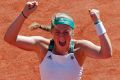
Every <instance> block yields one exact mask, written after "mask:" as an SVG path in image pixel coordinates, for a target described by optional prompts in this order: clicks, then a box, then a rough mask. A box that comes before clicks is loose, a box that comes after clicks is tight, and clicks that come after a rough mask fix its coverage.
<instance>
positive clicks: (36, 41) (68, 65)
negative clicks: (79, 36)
mask: <svg viewBox="0 0 120 80" xmlns="http://www.w3.org/2000/svg"><path fill="white" fill-rule="evenodd" d="M37 7H38V2H36V1H32V2H27V3H26V5H25V7H24V9H23V11H22V12H21V14H20V15H19V16H18V17H17V18H16V19H15V21H14V22H13V23H12V24H11V25H10V27H9V29H8V30H7V32H6V34H5V37H4V39H5V41H7V42H8V43H9V44H11V45H14V46H16V47H19V48H21V49H24V50H28V51H35V52H36V53H37V54H38V57H39V58H40V65H39V68H40V76H41V80H80V79H81V76H82V72H83V67H82V65H83V63H84V61H85V58H86V56H88V57H92V58H95V59H105V58H109V57H111V55H112V47H111V42H110V40H109V37H108V35H107V33H106V30H105V28H104V25H103V24H102V21H101V20H100V16H99V11H98V10H95V9H92V10H89V13H90V16H91V18H92V20H93V21H94V23H95V25H96V32H97V35H98V37H99V40H100V45H101V46H97V45H95V44H93V43H92V42H90V41H88V40H75V39H73V32H74V28H75V24H74V21H73V19H72V18H71V17H70V16H68V15H67V14H65V13H57V14H56V15H55V16H54V17H53V18H52V20H51V30H50V31H51V34H52V39H47V38H44V37H41V36H30V37H28V36H22V35H18V33H19V31H20V29H21V26H22V24H23V23H24V21H25V19H27V17H28V16H29V15H30V14H31V13H32V12H34V11H35V10H36V8H37Z"/></svg>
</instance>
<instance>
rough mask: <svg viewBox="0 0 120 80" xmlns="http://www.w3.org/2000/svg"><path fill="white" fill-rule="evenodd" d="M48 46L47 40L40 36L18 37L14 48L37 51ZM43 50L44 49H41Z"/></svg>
mask: <svg viewBox="0 0 120 80" xmlns="http://www.w3.org/2000/svg"><path fill="white" fill-rule="evenodd" d="M47 44H49V40H47V39H45V38H43V37H41V36H30V37H29V36H21V35H18V36H17V39H16V42H15V43H13V45H14V46H16V47H19V48H21V49H24V50H27V51H38V50H41V49H42V48H43V47H46V45H47ZM43 49H44V48H43Z"/></svg>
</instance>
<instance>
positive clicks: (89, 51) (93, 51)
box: [81, 40, 101, 59]
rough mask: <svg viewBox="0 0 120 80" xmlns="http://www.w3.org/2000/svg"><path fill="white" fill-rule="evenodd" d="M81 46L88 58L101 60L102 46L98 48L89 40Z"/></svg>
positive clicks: (84, 41)
mask: <svg viewBox="0 0 120 80" xmlns="http://www.w3.org/2000/svg"><path fill="white" fill-rule="evenodd" d="M81 46H82V49H83V51H84V53H85V55H86V56H88V57H91V58H96V59H99V58H101V55H100V51H101V47H100V46H97V45H95V44H93V43H92V42H90V41H87V40H83V41H82V42H81Z"/></svg>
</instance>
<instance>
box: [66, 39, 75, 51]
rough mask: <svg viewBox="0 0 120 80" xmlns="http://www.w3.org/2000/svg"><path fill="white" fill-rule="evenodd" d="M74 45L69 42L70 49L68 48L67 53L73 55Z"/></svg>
mask: <svg viewBox="0 0 120 80" xmlns="http://www.w3.org/2000/svg"><path fill="white" fill-rule="evenodd" d="M74 45H75V44H74V41H72V40H71V41H70V48H69V51H68V52H69V53H74Z"/></svg>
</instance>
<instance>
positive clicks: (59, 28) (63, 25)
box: [54, 24, 72, 31]
mask: <svg viewBox="0 0 120 80" xmlns="http://www.w3.org/2000/svg"><path fill="white" fill-rule="evenodd" d="M54 30H59V31H65V30H72V29H71V28H70V26H68V25H66V24H58V25H56V26H55V27H54Z"/></svg>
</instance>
